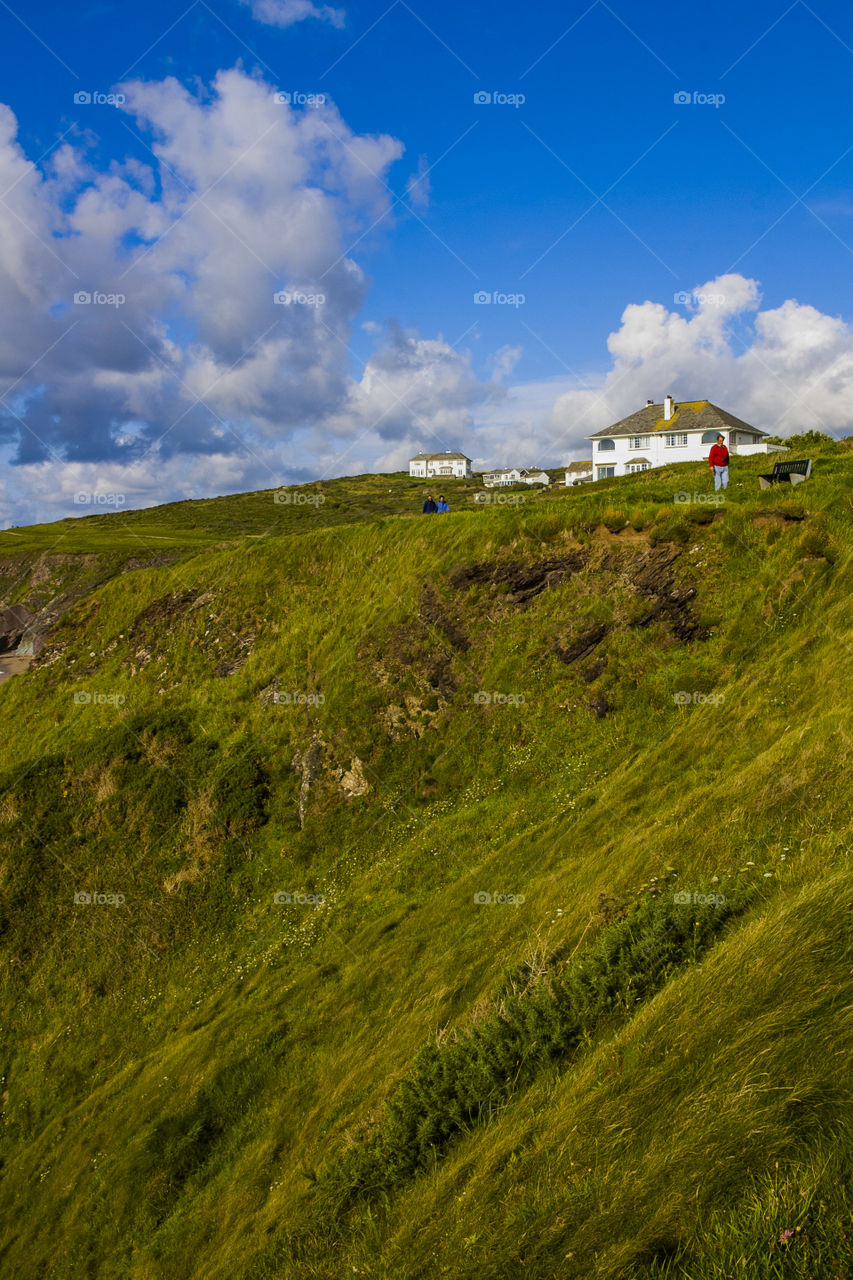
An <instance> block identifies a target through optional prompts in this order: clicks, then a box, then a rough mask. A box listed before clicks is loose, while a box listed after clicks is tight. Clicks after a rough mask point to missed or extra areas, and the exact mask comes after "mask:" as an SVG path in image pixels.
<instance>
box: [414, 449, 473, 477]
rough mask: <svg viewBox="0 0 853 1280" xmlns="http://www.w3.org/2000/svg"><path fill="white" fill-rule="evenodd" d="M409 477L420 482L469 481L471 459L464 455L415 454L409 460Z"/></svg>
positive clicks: (448, 453) (448, 452)
mask: <svg viewBox="0 0 853 1280" xmlns="http://www.w3.org/2000/svg"><path fill="white" fill-rule="evenodd" d="M409 475H410V476H416V477H418V478H420V479H421V480H432V479H433V478H434V479H436V480H454V479H455V480H470V479H471V475H472V472H471V459H470V458H466V457H465V454H464V453H453V452H452V451H451V450H450V449H448V450H447V451H446V452H445V453H416V454H415V456H414V458H410V459H409Z"/></svg>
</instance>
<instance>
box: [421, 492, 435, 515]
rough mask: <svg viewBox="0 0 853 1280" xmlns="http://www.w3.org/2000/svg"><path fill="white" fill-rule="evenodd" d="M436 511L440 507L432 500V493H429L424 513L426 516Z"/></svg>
mask: <svg viewBox="0 0 853 1280" xmlns="http://www.w3.org/2000/svg"><path fill="white" fill-rule="evenodd" d="M436 511H438V507H437V506H436V505H435V503H434V502H433V500H432V494H431V493H428V494H427V496H426V502H425V503H424V512H423V513H424V515H425V516H434V515H435V513H436Z"/></svg>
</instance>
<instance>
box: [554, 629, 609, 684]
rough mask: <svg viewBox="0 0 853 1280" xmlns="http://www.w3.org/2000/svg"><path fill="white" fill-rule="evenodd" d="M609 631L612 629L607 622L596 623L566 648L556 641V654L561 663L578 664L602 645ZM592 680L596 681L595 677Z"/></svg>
mask: <svg viewBox="0 0 853 1280" xmlns="http://www.w3.org/2000/svg"><path fill="white" fill-rule="evenodd" d="M609 630H610V627H609V626H608V625H607V623H606V622H598V623H595V624H594V625H593V626H591V627H587V628H586V629H585V630H584V631H582V632H581V634H580V635H579V636H578V637H577V639H575V640H573V641H572V643H571V644H569V645H566V646H565V648H564V647H563V646H562V645H561V644H560V642H559V641H555V643H554V653H555V655H556V656H557V657H558V658H559V659H560V661H561V662H566V663H569V662H578V661H579V660H580V659H581V658H588V657H589V655H590V654H591V653H592V651H593V649H595V648H596V647H597V646H598V645H600V644H601V642H602V640H603V639H604V637H605V636H606V635H607V633H608V631H609ZM591 679H595V677H594V676H593V677H591Z"/></svg>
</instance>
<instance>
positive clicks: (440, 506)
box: [435, 493, 450, 516]
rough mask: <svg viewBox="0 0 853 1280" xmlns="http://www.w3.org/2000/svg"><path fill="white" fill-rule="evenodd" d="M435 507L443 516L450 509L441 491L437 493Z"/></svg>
mask: <svg viewBox="0 0 853 1280" xmlns="http://www.w3.org/2000/svg"><path fill="white" fill-rule="evenodd" d="M435 509H436V511H437V512H438V514H439V515H440V516H443V515H444V514H445V513H446V512H448V511H449V510H450V507H449V506H448V505H447V499H446V498H445V496H444V494H443V493H441V494H439V497H438V502H437V503H436V508H435Z"/></svg>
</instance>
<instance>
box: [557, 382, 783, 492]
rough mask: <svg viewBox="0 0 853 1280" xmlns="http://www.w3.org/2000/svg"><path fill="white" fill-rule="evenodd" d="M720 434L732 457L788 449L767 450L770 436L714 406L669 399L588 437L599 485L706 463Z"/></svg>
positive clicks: (567, 479)
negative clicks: (653, 470) (680, 464)
mask: <svg viewBox="0 0 853 1280" xmlns="http://www.w3.org/2000/svg"><path fill="white" fill-rule="evenodd" d="M718 434H721V435H722V436H723V438H724V440H725V442H726V445H727V446H728V450H729V453H730V454H732V455H739V456H744V455H747V454H752V453H774V452H776V451H777V450H779V449H781V448H782V447H783V446H781V445H772V444H766V443H765V441H764V437H765V436H766V435H767V432H766V431H761V430H759V428H758V427H751V426H750V425H749V423H748V422H742V421H741V419H740V418H736V417H735V416H734V414H731V413H728V412H727V410H725V409H720V408H719V406H718V405H715V404H712V403H711V401H710V400H689V401H687V402H685V403H684V404H676V403H675V401H674V400H673V398H672V396H667V397H666V399H665V400H664V402H663V404H654V403H653V401H651V400H649V401H647V402H646V407H645V409H638V410H637V412H636V413H632V414H631V415H630V416H629V417H627V418H623V419H622V421H621V422H615V423H614V424H613V426H612V427H605V429H604V430H603V431H596V432H595V434H594V435H591V436H587V439H588V440H591V441H592V450H593V457H592V461H593V469H594V479H596V480H604V479H606V478H607V477H608V476H626V475H630V474H631V472H634V471H648V470H649V469H650V468H651V467H664V466H666V465H667V464H669V463H671V462H701V461H705V460H706V459H707V457H708V452H709V450H710V448H711V445H712V444H714V443H715V441H716V439H717V435H718ZM573 465H574V464H573ZM568 482H569V473H568V471H567V472H566V483H567V484H568Z"/></svg>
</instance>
